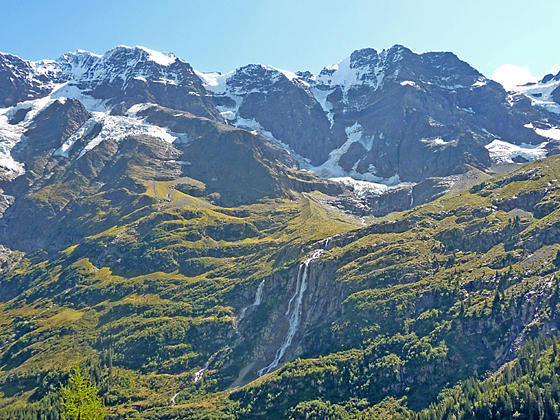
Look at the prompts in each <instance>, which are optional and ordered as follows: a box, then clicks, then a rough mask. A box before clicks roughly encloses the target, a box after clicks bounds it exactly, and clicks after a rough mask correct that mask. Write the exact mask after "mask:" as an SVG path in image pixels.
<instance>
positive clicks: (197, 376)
mask: <svg viewBox="0 0 560 420" xmlns="http://www.w3.org/2000/svg"><path fill="white" fill-rule="evenodd" d="M209 364H210V360H207V361H206V363H204V366H203V367H202V369H200V370H197V371H196V372H195V373H194V381H195V382H198V381H200V380H201V379H202V377H203V376H204V372H206V369H208V365H209Z"/></svg>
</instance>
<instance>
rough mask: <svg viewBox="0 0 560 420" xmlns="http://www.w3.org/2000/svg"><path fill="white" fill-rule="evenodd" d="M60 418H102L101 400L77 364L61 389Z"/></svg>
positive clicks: (103, 416)
mask: <svg viewBox="0 0 560 420" xmlns="http://www.w3.org/2000/svg"><path fill="white" fill-rule="evenodd" d="M60 398H61V405H62V418H63V419H67V420H103V419H105V416H106V412H105V406H104V405H103V400H102V399H101V397H100V396H99V395H98V391H97V387H96V386H95V384H94V383H93V381H92V380H91V378H90V377H89V376H88V375H87V374H86V373H84V372H82V369H81V368H80V367H79V366H77V367H75V368H74V369H73V370H72V372H71V373H70V378H69V379H68V384H67V385H66V386H65V387H63V388H62V390H61V396H60Z"/></svg>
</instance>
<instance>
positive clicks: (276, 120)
mask: <svg viewBox="0 0 560 420" xmlns="http://www.w3.org/2000/svg"><path fill="white" fill-rule="evenodd" d="M200 76H201V77H202V78H204V79H205V84H206V86H207V88H208V89H209V90H211V91H212V92H213V93H214V95H215V98H216V102H217V103H219V104H220V106H219V108H220V111H221V113H222V115H223V116H224V117H225V118H227V119H228V120H230V121H231V123H233V124H235V125H238V126H245V127H251V128H256V129H260V130H263V131H264V132H268V134H269V135H270V136H272V137H274V138H275V139H277V140H278V141H280V142H282V143H284V144H287V145H288V146H289V147H290V148H291V149H292V150H293V151H295V152H296V153H297V154H298V155H300V164H303V165H304V166H306V165H307V166H308V167H311V168H313V169H314V170H315V171H316V172H317V173H319V174H321V175H323V176H343V175H348V174H350V175H351V176H354V177H356V178H359V179H365V180H375V179H376V177H377V178H382V179H388V178H391V177H395V176H398V177H399V179H400V180H401V181H411V182H419V181H421V180H423V179H426V178H428V177H433V176H447V175H450V174H455V173H459V172H465V171H467V170H468V168H469V166H473V165H474V166H476V167H480V168H487V167H489V166H490V164H491V162H490V157H489V155H488V152H487V151H486V150H485V146H487V145H488V144H489V143H491V142H492V141H493V140H495V139H502V140H503V141H505V142H508V143H512V144H521V143H526V144H540V143H543V142H545V141H546V140H547V138H545V137H543V136H542V135H538V134H537V133H536V132H535V131H534V130H533V129H532V128H530V127H527V126H526V125H527V124H529V123H531V122H541V123H543V124H545V125H547V126H550V124H551V123H552V124H553V125H554V124H558V117H557V116H555V115H554V114H550V113H549V112H547V111H546V110H544V109H541V108H538V107H536V108H535V107H533V106H532V105H531V101H530V100H529V99H527V98H526V97H524V96H517V97H515V98H514V99H512V98H510V97H509V96H508V93H507V92H505V91H504V89H503V88H502V87H501V85H499V84H498V83H496V82H494V81H492V80H489V79H487V78H485V77H484V76H483V75H482V74H480V73H479V72H478V71H476V70H475V69H473V68H472V67H471V66H469V65H468V64H467V63H465V62H463V61H461V60H459V59H458V58H457V57H456V56H455V55H454V54H452V53H424V54H416V53H413V52H412V51H410V50H409V49H407V48H405V47H402V46H399V45H396V46H394V47H392V48H390V49H389V50H384V51H382V52H380V53H379V52H377V51H376V50H374V49H371V48H367V49H363V50H358V51H355V52H353V53H352V54H351V55H350V57H348V58H346V59H345V60H343V61H341V62H340V63H338V64H337V65H335V66H330V67H326V68H325V69H323V70H322V71H321V73H320V74H319V75H317V76H313V75H311V74H310V73H298V74H291V73H288V72H282V71H279V70H277V69H275V68H272V67H267V66H260V65H252V66H246V67H242V68H240V69H238V70H236V71H235V72H233V73H230V74H227V75H216V74H200ZM318 105H319V106H318ZM319 108H320V109H321V110H322V112H319V111H320V109H319ZM302 121H305V122H306V123H305V124H302ZM550 147H552V146H550Z"/></svg>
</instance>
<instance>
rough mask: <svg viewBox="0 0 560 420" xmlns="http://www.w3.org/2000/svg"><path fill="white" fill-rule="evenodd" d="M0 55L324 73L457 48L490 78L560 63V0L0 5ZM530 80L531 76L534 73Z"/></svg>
mask: <svg viewBox="0 0 560 420" xmlns="http://www.w3.org/2000/svg"><path fill="white" fill-rule="evenodd" d="M0 5H1V6H0V7H1V9H0V10H1V14H2V25H0V51H3V52H9V53H12V54H16V55H18V56H20V57H22V58H27V59H32V60H37V59H41V58H57V57H59V56H60V55H61V54H63V53H64V52H67V51H72V50H76V49H85V50H88V51H92V52H95V53H103V52H105V51H106V50H108V49H111V48H113V47H114V46H116V45H119V44H126V45H143V46H146V47H149V48H152V49H155V50H159V51H170V52H174V53H175V54H176V55H177V56H179V57H181V58H183V59H185V60H186V61H188V62H190V63H191V64H192V65H193V67H195V68H197V69H199V70H202V71H221V72H227V71H230V70H233V69H234V68H236V67H239V66H241V65H245V64H248V63H265V64H270V65H273V66H275V67H279V68H284V69H287V70H292V71H297V70H310V71H312V72H314V73H316V72H318V71H319V70H320V69H321V68H322V67H324V66H325V65H328V64H333V63H336V62H337V61H339V60H340V59H342V58H344V57H345V56H348V55H349V54H350V53H351V52H352V51H353V50H355V49H358V48H364V47H373V48H376V49H378V50H381V49H384V48H388V47H390V46H392V45H394V44H402V45H405V46H407V47H408V48H410V49H412V50H414V51H442V50H445V51H453V52H454V53H456V54H457V55H458V56H459V57H460V58H462V59H463V60H465V61H468V62H469V63H470V64H471V65H472V66H474V67H475V68H477V69H478V70H480V71H481V72H482V73H484V74H485V75H487V76H491V75H492V74H493V73H494V71H495V70H496V69H497V68H498V67H500V66H502V65H504V64H512V65H514V67H513V70H514V71H521V72H523V71H525V70H526V76H527V75H529V72H530V73H532V74H533V75H535V76H541V75H543V74H545V73H546V72H548V71H550V70H551V69H552V68H553V67H554V66H555V65H558V64H559V63H560V43H559V42H558V27H559V22H560V0H540V1H539V0H533V1H530V2H529V1H527V0H509V1H506V0H487V1H481V0H463V1H459V0H422V1H418V0H414V1H413V0H392V1H376V0H369V1H367V0H354V1H352V0H346V1H340V0H339V1H331V0H322V1H319V0H307V1H306V0H299V1H295V0H281V1H279V0H276V1H269V0H237V1H235V0H229V1H228V0H182V1H181V0H158V1H154V0H113V1H108V0H96V1H93V0H89V1H82V0H72V1H70V0H51V1H44V0H27V1H25V2H23V1H7V0H2V1H0ZM527 77H528V76H527Z"/></svg>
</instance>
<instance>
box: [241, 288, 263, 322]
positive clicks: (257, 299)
mask: <svg viewBox="0 0 560 420" xmlns="http://www.w3.org/2000/svg"><path fill="white" fill-rule="evenodd" d="M263 289H264V280H263V281H261V282H260V284H259V287H257V292H256V293H255V301H254V302H253V303H252V304H250V305H249V306H245V307H244V308H243V309H242V310H241V312H240V313H239V318H238V319H237V322H236V323H235V328H237V326H238V325H239V323H240V322H241V321H242V320H243V318H245V315H246V314H247V310H248V309H249V308H254V307H256V306H259V305H260V304H261V302H262V296H263Z"/></svg>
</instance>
